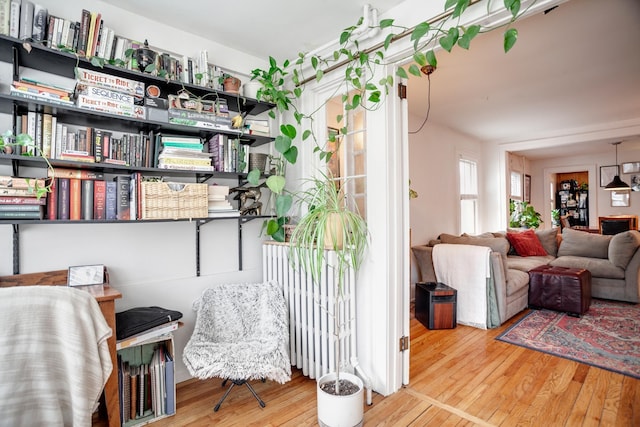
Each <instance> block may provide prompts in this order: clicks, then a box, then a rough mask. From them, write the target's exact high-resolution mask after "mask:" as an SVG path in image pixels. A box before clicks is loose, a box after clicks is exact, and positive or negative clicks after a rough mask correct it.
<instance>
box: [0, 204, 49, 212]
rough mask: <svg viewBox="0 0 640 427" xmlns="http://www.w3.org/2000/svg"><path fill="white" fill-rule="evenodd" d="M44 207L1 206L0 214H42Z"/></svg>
mask: <svg viewBox="0 0 640 427" xmlns="http://www.w3.org/2000/svg"><path fill="white" fill-rule="evenodd" d="M42 211H44V206H42V205H11V204H0V212H42Z"/></svg>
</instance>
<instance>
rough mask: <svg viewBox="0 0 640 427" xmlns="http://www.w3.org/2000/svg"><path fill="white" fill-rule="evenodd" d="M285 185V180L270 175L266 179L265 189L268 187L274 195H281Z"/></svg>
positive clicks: (280, 176)
mask: <svg viewBox="0 0 640 427" xmlns="http://www.w3.org/2000/svg"><path fill="white" fill-rule="evenodd" d="M285 183H286V180H285V179H284V176H282V175H271V176H270V177H269V178H267V187H269V190H271V191H272V192H274V193H276V194H280V193H282V190H284V185H285Z"/></svg>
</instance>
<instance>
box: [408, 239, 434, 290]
mask: <svg viewBox="0 0 640 427" xmlns="http://www.w3.org/2000/svg"><path fill="white" fill-rule="evenodd" d="M411 252H413V256H414V257H415V260H416V270H417V273H418V280H417V281H418V282H436V281H437V280H436V272H435V269H434V267H433V258H432V257H431V254H432V252H433V247H432V246H424V245H422V246H414V247H412V248H411Z"/></svg>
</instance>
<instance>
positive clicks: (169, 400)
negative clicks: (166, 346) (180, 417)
mask: <svg viewBox="0 0 640 427" xmlns="http://www.w3.org/2000/svg"><path fill="white" fill-rule="evenodd" d="M164 357H165V385H166V405H165V406H166V409H167V410H166V412H165V413H166V414H167V415H173V414H175V413H176V387H175V378H174V375H175V371H174V369H175V366H174V364H173V356H172V355H171V354H170V353H169V352H168V351H166V352H164Z"/></svg>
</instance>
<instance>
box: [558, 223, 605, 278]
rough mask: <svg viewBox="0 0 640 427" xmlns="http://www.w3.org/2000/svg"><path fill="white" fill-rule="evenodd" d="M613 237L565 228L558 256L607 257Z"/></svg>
mask: <svg viewBox="0 0 640 427" xmlns="http://www.w3.org/2000/svg"><path fill="white" fill-rule="evenodd" d="M611 237H612V236H604V235H602V234H593V233H587V232H585V231H578V230H572V229H570V228H565V229H564V230H562V242H560V247H559V248H558V257H562V256H576V257H586V258H600V259H607V258H608V257H609V242H610V241H611ZM592 273H593V272H592Z"/></svg>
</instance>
